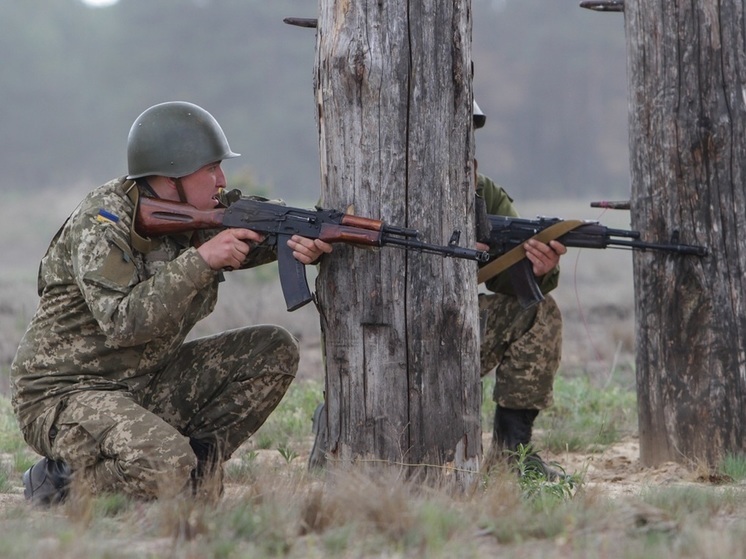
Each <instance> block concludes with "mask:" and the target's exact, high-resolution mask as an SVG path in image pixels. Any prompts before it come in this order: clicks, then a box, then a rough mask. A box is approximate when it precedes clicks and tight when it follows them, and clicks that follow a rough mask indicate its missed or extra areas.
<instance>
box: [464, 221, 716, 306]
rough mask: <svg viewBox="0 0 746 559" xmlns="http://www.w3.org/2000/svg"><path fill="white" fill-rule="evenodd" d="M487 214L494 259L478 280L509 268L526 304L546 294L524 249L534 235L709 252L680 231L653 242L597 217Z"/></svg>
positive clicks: (572, 243) (585, 243)
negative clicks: (683, 239)
mask: <svg viewBox="0 0 746 559" xmlns="http://www.w3.org/2000/svg"><path fill="white" fill-rule="evenodd" d="M487 218H488V221H489V228H490V231H489V240H484V241H483V242H486V243H487V244H489V246H490V250H489V253H490V262H489V263H488V264H486V265H484V266H482V267H481V269H480V270H479V274H478V276H477V277H478V280H479V282H480V283H481V282H483V281H486V280H488V279H490V278H491V277H494V276H495V275H497V274H498V273H500V272H501V271H503V270H507V271H508V272H509V274H510V280H511V284H512V286H513V289H514V291H515V292H516V295H517V296H518V299H519V300H520V302H521V304H522V305H523V307H530V306H531V305H534V304H536V303H538V302H539V301H541V300H542V299H543V298H544V297H543V295H542V294H541V290H540V289H539V286H538V284H537V283H536V278H535V277H534V274H533V269H532V265H531V262H529V260H528V259H526V258H525V252H524V250H523V243H525V242H526V241H528V240H529V239H531V238H534V237H535V238H536V239H538V240H540V241H542V242H549V241H550V240H552V239H556V240H557V241H559V242H560V243H562V244H563V245H565V246H567V247H578V248H624V249H628V250H642V251H646V250H652V251H660V252H666V253H669V254H677V255H691V256H699V257H702V256H706V255H707V249H706V248H705V247H702V246H694V245H685V244H681V243H679V242H678V232H676V233H675V234H674V238H673V239H672V242H671V243H670V244H667V243H651V242H646V241H643V240H641V239H640V233H639V231H628V230H626V229H611V228H609V227H605V226H603V225H601V224H600V223H598V222H596V221H581V220H567V221H565V220H562V219H559V218H556V217H540V218H538V219H535V220H532V219H521V218H517V217H506V216H501V215H488V216H487Z"/></svg>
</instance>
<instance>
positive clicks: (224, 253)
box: [197, 229, 264, 270]
mask: <svg viewBox="0 0 746 559" xmlns="http://www.w3.org/2000/svg"><path fill="white" fill-rule="evenodd" d="M263 240H264V235H262V234H261V233H257V232H256V231H252V230H251V229H225V230H223V231H221V232H220V233H218V234H217V235H215V236H214V237H213V238H211V239H210V240H208V241H206V242H204V243H202V244H201V245H200V246H199V247H198V248H197V252H199V254H200V256H201V257H202V258H203V259H204V260H205V262H207V265H208V266H210V268H211V269H213V270H223V269H226V268H229V269H238V268H240V267H241V264H243V262H244V260H246V255H247V254H249V250H251V245H250V244H249V243H252V242H254V243H260V242H262V241H263Z"/></svg>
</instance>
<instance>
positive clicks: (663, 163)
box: [625, 0, 746, 465]
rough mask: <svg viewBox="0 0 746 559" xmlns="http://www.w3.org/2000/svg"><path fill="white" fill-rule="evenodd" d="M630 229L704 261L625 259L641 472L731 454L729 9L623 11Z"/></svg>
mask: <svg viewBox="0 0 746 559" xmlns="http://www.w3.org/2000/svg"><path fill="white" fill-rule="evenodd" d="M625 28H626V34H627V46H628V47H627V48H628V71H629V124H630V164H631V176H632V197H631V201H632V225H633V227H634V228H635V229H638V230H640V231H642V232H643V234H644V236H645V237H646V238H651V239H652V238H655V239H661V240H672V239H673V240H676V239H678V240H680V241H681V242H684V243H688V244H699V245H705V246H707V247H708V249H709V255H708V256H707V257H705V258H703V259H699V258H697V257H679V256H666V255H656V254H652V253H637V254H635V257H634V274H635V293H636V301H635V312H636V319H637V325H638V328H637V364H636V365H637V377H638V408H639V424H640V448H641V459H642V462H643V463H644V464H646V465H656V464H659V463H661V462H664V461H678V462H699V461H706V462H707V463H709V464H710V465H714V464H716V463H717V461H718V460H720V458H721V457H722V456H723V454H724V453H726V452H739V451H743V450H744V427H746V422H745V421H744V420H745V419H746V417H745V415H744V396H746V352H745V347H746V308H745V307H744V282H746V276H745V274H744V272H745V271H746V240H745V239H746V195H745V189H744V178H746V157H744V155H746V145H744V143H745V142H746V133H745V132H746V130H745V128H746V107H745V101H744V100H745V98H746V90H745V89H744V87H745V84H746V51H745V49H744V45H745V37H744V28H745V25H744V4H743V2H742V1H741V0H722V1H714V0H706V1H703V2H673V1H670V0H627V1H626V3H625Z"/></svg>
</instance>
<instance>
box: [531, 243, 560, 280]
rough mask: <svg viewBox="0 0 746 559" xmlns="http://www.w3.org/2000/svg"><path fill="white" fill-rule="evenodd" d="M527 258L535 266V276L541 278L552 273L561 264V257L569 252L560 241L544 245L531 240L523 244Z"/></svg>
mask: <svg viewBox="0 0 746 559" xmlns="http://www.w3.org/2000/svg"><path fill="white" fill-rule="evenodd" d="M523 248H524V250H525V251H526V258H528V259H529V261H530V262H531V264H533V268H534V275H535V276H536V277H541V276H543V275H545V274H548V273H549V272H551V271H552V270H553V269H554V268H555V267H556V266H557V264H559V261H560V256H562V255H563V254H565V253H566V252H567V248H566V247H565V245H563V244H562V243H560V242H559V241H549V244H546V243H542V242H541V241H537V240H536V239H529V240H528V241H526V242H525V243H523Z"/></svg>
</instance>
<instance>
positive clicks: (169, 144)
mask: <svg viewBox="0 0 746 559" xmlns="http://www.w3.org/2000/svg"><path fill="white" fill-rule="evenodd" d="M239 155H240V154H238V153H233V151H231V148H230V146H229V145H228V140H227V139H226V137H225V134H224V133H223V129H222V128H220V125H219V124H218V121H217V120H215V118H214V117H213V116H212V115H211V114H210V113H208V112H207V111H206V110H205V109H203V108H202V107H199V106H197V105H195V104H193V103H186V102H184V101H169V102H168V103H160V104H158V105H153V106H152V107H150V108H149V109H146V110H145V112H143V113H142V114H141V115H140V116H138V117H137V119H136V120H135V122H134V123H133V124H132V128H130V132H129V136H128V137H127V173H128V174H127V178H128V179H136V178H139V177H147V176H150V175H162V176H165V177H183V176H185V175H190V174H192V173H194V172H195V171H197V170H198V169H200V168H201V167H204V166H205V165H207V164H209V163H213V162H216V161H222V160H223V159H230V158H231V157H238V156H239Z"/></svg>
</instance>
